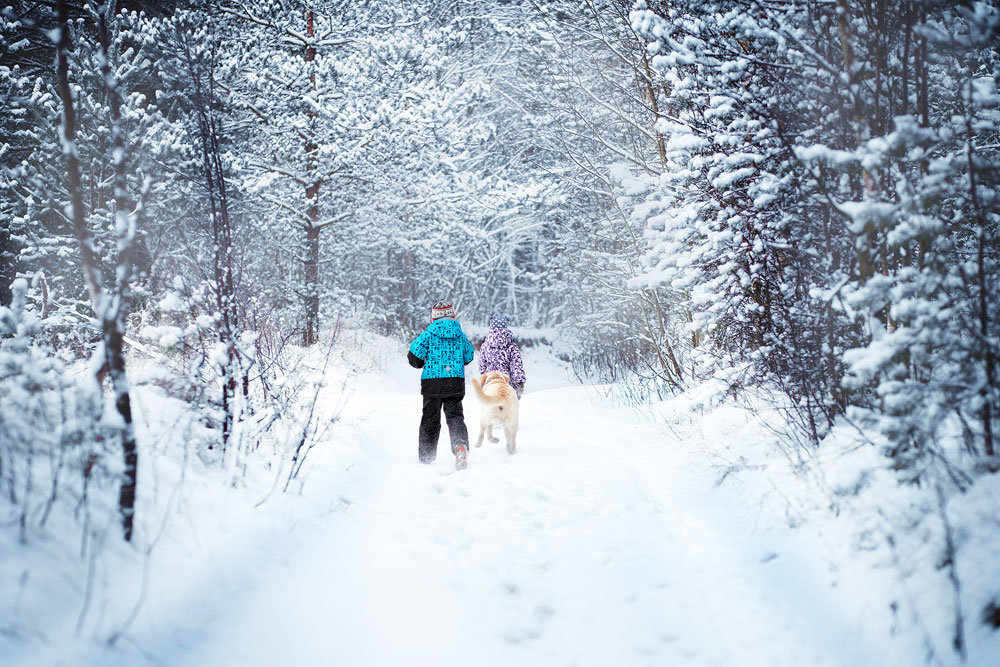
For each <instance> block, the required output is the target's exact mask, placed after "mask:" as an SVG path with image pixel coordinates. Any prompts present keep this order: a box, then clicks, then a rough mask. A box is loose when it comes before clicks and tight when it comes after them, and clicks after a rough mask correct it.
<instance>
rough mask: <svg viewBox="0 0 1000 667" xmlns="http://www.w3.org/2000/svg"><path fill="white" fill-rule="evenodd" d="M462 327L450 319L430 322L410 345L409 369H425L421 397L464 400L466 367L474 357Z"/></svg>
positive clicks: (421, 384) (473, 350) (421, 376)
mask: <svg viewBox="0 0 1000 667" xmlns="http://www.w3.org/2000/svg"><path fill="white" fill-rule="evenodd" d="M475 353H476V351H475V349H473V347H472V343H470V342H469V339H468V338H466V336H465V333H464V332H463V331H462V327H461V325H459V323H458V322H457V321H455V320H453V319H451V318H442V319H439V320H435V321H433V322H431V324H430V326H429V327H427V329H425V330H424V332H423V333H422V334H420V335H419V336H417V339H416V340H415V341H413V343H411V344H410V351H409V353H408V354H407V359H409V362H410V365H411V366H413V367H414V368H423V369H424V372H423V373H422V374H421V375H420V393H422V394H424V395H427V396H464V395H465V365H466V364H468V363H471V362H472V359H473V357H474V356H475Z"/></svg>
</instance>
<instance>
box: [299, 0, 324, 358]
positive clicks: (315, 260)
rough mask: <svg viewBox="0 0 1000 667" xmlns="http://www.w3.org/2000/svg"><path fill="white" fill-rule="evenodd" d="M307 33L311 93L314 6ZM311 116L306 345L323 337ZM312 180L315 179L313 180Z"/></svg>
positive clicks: (315, 157)
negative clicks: (320, 311) (321, 329)
mask: <svg viewBox="0 0 1000 667" xmlns="http://www.w3.org/2000/svg"><path fill="white" fill-rule="evenodd" d="M306 35H307V36H308V37H309V40H310V42H309V45H308V46H307V47H306V63H307V66H308V67H309V87H310V89H311V94H312V95H313V96H315V94H316V67H315V61H316V47H315V45H314V44H313V43H312V39H313V38H314V36H315V11H314V9H313V7H312V6H311V5H310V7H309V10H308V12H307V14H306ZM307 115H308V118H309V129H308V139H307V140H306V146H305V149H306V174H307V183H306V199H307V201H308V209H307V217H308V218H309V222H308V223H307V224H308V225H309V226H308V227H307V228H306V257H305V266H304V267H303V268H304V271H303V273H304V278H305V311H306V312H305V315H306V322H305V324H306V327H305V334H304V336H303V340H302V344H303V345H305V346H306V347H308V346H310V345H312V344H313V343H315V342H316V340H317V338H318V336H319V227H318V225H319V188H320V179H319V178H316V177H315V176H314V174H315V172H316V166H317V160H318V157H319V156H318V151H319V146H318V145H317V144H316V127H315V125H316V112H315V111H313V109H312V107H310V108H309V110H308V111H307ZM310 181H311V182H310Z"/></svg>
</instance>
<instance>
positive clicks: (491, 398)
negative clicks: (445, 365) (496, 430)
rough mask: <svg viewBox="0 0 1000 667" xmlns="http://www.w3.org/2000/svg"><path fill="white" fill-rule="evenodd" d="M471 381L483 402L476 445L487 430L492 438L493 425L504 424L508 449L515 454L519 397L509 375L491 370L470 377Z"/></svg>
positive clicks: (478, 444) (480, 441)
mask: <svg viewBox="0 0 1000 667" xmlns="http://www.w3.org/2000/svg"><path fill="white" fill-rule="evenodd" d="M469 383H470V384H471V385H472V388H473V390H474V391H475V392H476V396H477V397H478V398H479V400H480V401H481V402H482V403H483V409H482V412H481V413H480V417H479V427H480V428H479V440H478V442H476V446H477V447H478V446H480V445H481V444H482V442H483V435H484V434H485V433H486V431H487V430H489V431H490V439H491V440H492V439H493V438H492V428H493V426H502V427H503V430H504V434H505V435H506V437H507V451H508V452H510V453H511V454H513V453H514V448H515V447H516V443H515V439H516V437H517V422H518V399H517V392H516V391H515V390H514V388H513V387H511V386H510V384H509V383H508V376H507V375H506V374H505V373H500V372H499V371H491V372H489V373H485V374H483V375H482V376H481V377H479V378H469Z"/></svg>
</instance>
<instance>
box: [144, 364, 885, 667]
mask: <svg viewBox="0 0 1000 667" xmlns="http://www.w3.org/2000/svg"><path fill="white" fill-rule="evenodd" d="M550 359H551V358H550ZM408 370H409V369H405V368H403V367H400V368H399V369H397V371H398V372H395V374H394V380H393V377H390V378H388V379H382V380H377V379H374V378H370V377H369V378H368V379H367V380H362V381H361V382H360V384H359V386H358V387H357V389H356V393H355V394H354V396H353V397H352V398H351V400H350V402H349V404H348V408H347V413H346V414H345V415H344V417H345V420H344V426H342V427H340V429H339V431H338V433H337V434H336V435H335V438H334V441H333V442H331V446H329V447H326V448H325V449H324V450H323V451H319V452H318V453H315V454H313V455H312V456H315V459H314V460H313V461H312V464H311V465H312V472H311V473H310V478H309V479H308V480H307V484H306V490H310V491H311V494H312V495H313V496H316V497H324V498H325V500H324V501H323V504H324V505H325V506H326V507H328V510H327V511H325V512H323V516H321V517H319V518H318V519H316V521H315V523H314V524H312V526H311V527H310V528H308V529H305V528H302V527H300V529H301V530H308V531H310V533H311V535H312V537H311V538H309V539H308V540H305V541H303V540H302V539H289V540H288V542H287V545H288V546H287V547H283V546H282V545H281V539H280V538H281V536H274V540H273V541H272V542H271V543H270V544H269V545H268V546H267V547H265V551H267V552H268V553H270V554H272V556H273V557H271V558H265V559H262V563H268V564H267V565H266V566H263V567H262V568H261V570H260V571H259V572H258V573H257V575H256V576H255V577H253V578H252V580H251V581H249V582H247V587H246V589H245V591H243V592H242V593H240V594H239V595H236V596H234V597H233V598H232V600H231V604H230V605H229V606H224V607H223V608H222V609H218V610H216V612H215V613H214V614H212V616H213V617H214V619H215V620H214V621H211V622H209V623H208V624H207V625H204V626H202V627H201V638H202V639H201V640H198V641H195V642H190V638H189V642H188V646H187V649H186V650H185V651H184V652H183V653H182V660H181V661H180V662H177V663H176V664H181V663H183V664H199V665H221V664H239V665H244V666H246V665H276V664H288V665H330V664H338V665H353V666H358V667H361V666H366V667H378V666H383V665H384V666H386V667H388V666H392V667H398V666H401V665H407V666H418V665H435V666H441V667H447V666H452V665H454V666H458V665H477V666H482V665H497V666H500V665H521V666H534V665H538V666H540V667H541V666H556V665H579V666H588V665H592V666H595V667H597V666H610V665H661V666H662V665H682V664H691V665H734V664H739V665H767V666H769V667H777V666H780V665H789V666H792V665H794V666H797V667H802V666H805V665H845V664H864V663H865V660H864V659H863V655H864V651H863V649H862V647H861V646H860V645H858V644H857V640H856V637H857V635H856V631H857V630H858V628H856V627H851V623H849V622H848V621H847V620H846V615H839V614H838V613H837V611H836V605H835V604H834V602H833V600H832V599H828V598H830V593H831V589H830V587H829V585H828V584H825V583H824V582H823V575H822V572H820V571H818V570H819V568H820V566H819V565H818V563H817V561H816V559H813V558H810V557H809V555H808V554H807V553H804V552H802V551H801V550H799V551H798V552H797V551H796V547H795V545H794V543H793V541H792V540H789V536H790V531H788V529H787V527H785V526H784V525H778V526H775V525H771V524H769V523H768V522H769V521H772V519H768V518H767V517H766V516H763V515H762V514H761V511H760V510H759V509H757V508H755V507H752V506H747V505H746V504H743V503H742V502H741V499H740V498H739V494H738V491H737V492H736V493H735V495H734V493H732V492H729V491H727V490H726V489H727V487H728V486H729V485H724V486H721V487H720V486H717V485H716V482H717V480H718V477H719V475H718V473H717V471H714V470H712V469H711V468H710V467H709V466H708V465H707V464H706V463H705V462H704V460H703V459H701V458H700V457H699V455H697V453H696V452H692V451H690V449H691V448H690V447H689V445H690V443H682V442H679V441H678V440H677V439H676V438H674V437H672V436H671V435H670V434H669V431H668V430H667V429H666V428H665V427H664V426H663V425H662V424H661V425H659V426H658V425H657V424H656V423H655V422H653V421H652V420H646V419H644V418H643V417H642V416H641V415H639V414H638V413H637V412H635V411H634V410H631V409H629V408H624V407H616V406H613V405H611V404H609V403H608V402H607V401H606V400H604V399H602V398H601V397H600V395H599V394H598V392H596V391H595V390H594V389H593V388H588V387H582V386H579V385H575V383H573V382H572V381H570V380H569V379H568V378H566V377H565V372H564V371H560V370H559V369H558V368H557V366H556V364H555V362H554V361H551V362H550V363H549V365H548V367H546V368H544V369H539V368H535V369H534V370H535V372H534V374H532V368H531V367H529V369H528V371H529V385H528V393H526V394H525V397H524V399H523V402H522V411H521V414H522V424H521V434H520V436H519V438H518V441H519V450H518V453H517V454H516V455H514V456H509V455H508V454H507V453H506V451H505V450H504V447H503V444H502V442H501V444H490V443H486V444H484V446H483V447H482V448H480V449H473V450H472V452H471V454H470V457H469V468H468V470H466V471H463V472H455V471H454V458H453V457H452V455H451V454H450V451H449V449H448V446H447V444H446V442H447V441H446V436H445V433H446V429H444V433H442V444H441V446H440V447H439V450H438V460H437V461H436V462H435V463H434V464H433V465H430V466H425V465H421V464H419V463H418V462H417V457H416V430H417V423H418V420H419V411H420V399H419V397H418V395H417V391H416V386H417V378H416V374H415V373H408V372H407V371H408ZM410 375H412V377H410ZM540 376H545V377H540ZM408 385H412V386H408ZM465 412H466V421H467V423H468V424H469V425H470V426H471V427H475V425H476V422H477V416H478V406H477V404H476V399H475V398H474V397H472V396H467V397H466V401H465ZM470 431H471V432H472V434H473V437H475V434H476V433H477V431H476V430H474V428H470ZM348 435H349V436H350V440H351V442H352V447H348V446H346V445H340V446H338V442H343V441H344V440H345V439H347V436H348ZM345 451H347V452H352V454H351V455H352V456H354V460H353V463H350V464H349V465H348V466H346V470H345V459H344V455H345ZM778 523H783V522H778ZM147 648H148V649H150V650H153V651H154V653H155V647H153V646H148V647H147ZM170 662H171V664H175V663H174V662H173V661H170Z"/></svg>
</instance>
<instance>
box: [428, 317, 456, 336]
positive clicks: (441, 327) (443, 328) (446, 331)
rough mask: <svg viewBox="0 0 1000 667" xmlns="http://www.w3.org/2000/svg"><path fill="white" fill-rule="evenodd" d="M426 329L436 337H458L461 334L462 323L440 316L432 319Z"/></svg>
mask: <svg viewBox="0 0 1000 667" xmlns="http://www.w3.org/2000/svg"><path fill="white" fill-rule="evenodd" d="M427 331H428V332H429V333H431V334H432V335H434V336H437V337H438V338H458V337H459V336H461V335H463V334H462V325H460V324H459V323H458V321H457V320H452V319H448V318H442V319H440V320H434V321H433V322H431V325H430V326H429V327H427Z"/></svg>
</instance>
